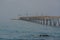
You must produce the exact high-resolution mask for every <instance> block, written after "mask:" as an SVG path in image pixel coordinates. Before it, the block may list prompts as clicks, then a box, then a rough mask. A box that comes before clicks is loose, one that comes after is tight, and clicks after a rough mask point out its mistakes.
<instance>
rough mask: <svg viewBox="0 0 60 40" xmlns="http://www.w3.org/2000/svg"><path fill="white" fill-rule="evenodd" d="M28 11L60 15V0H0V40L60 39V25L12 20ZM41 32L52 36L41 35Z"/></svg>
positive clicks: (37, 14)
mask: <svg viewBox="0 0 60 40" xmlns="http://www.w3.org/2000/svg"><path fill="white" fill-rule="evenodd" d="M27 13H28V16H41V15H42V14H43V15H44V16H46V15H47V16H48V15H50V16H60V0H0V40H60V27H54V26H52V27H51V26H46V25H40V24H36V23H31V22H27V21H22V20H11V19H15V18H18V17H19V16H27ZM40 34H46V35H50V37H39V35H40Z"/></svg>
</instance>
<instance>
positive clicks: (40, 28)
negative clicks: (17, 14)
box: [0, 20, 60, 40]
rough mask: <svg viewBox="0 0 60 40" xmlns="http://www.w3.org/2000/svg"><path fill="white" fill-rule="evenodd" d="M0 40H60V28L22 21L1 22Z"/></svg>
mask: <svg viewBox="0 0 60 40" xmlns="http://www.w3.org/2000/svg"><path fill="white" fill-rule="evenodd" d="M40 35H49V36H40ZM0 40H60V27H54V26H46V25H41V24H37V23H32V22H27V21H22V20H9V21H0Z"/></svg>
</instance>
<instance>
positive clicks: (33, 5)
mask: <svg viewBox="0 0 60 40" xmlns="http://www.w3.org/2000/svg"><path fill="white" fill-rule="evenodd" d="M27 13H28V16H41V15H42V14H43V15H44V16H48V15H50V16H60V0H0V20H6V19H12V18H17V17H18V16H27Z"/></svg>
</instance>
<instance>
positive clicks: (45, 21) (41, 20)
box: [19, 16, 60, 26]
mask: <svg viewBox="0 0 60 40" xmlns="http://www.w3.org/2000/svg"><path fill="white" fill-rule="evenodd" d="M19 20H24V21H29V22H34V23H38V24H42V25H49V26H60V16H31V17H29V16H28V17H19Z"/></svg>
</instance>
